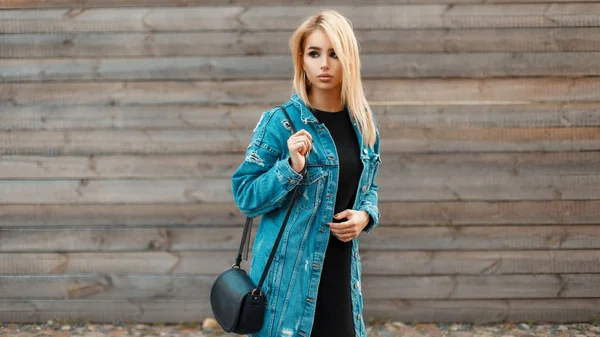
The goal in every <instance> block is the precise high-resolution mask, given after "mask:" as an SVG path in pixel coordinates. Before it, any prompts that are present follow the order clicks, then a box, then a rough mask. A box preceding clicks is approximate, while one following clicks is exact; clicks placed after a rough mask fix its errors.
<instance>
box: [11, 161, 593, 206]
mask: <svg viewBox="0 0 600 337" xmlns="http://www.w3.org/2000/svg"><path fill="white" fill-rule="evenodd" d="M417 178H419V180H417V181H415V177H411V176H396V175H395V174H394V173H393V172H390V170H383V169H382V170H381V172H380V174H379V175H378V178H377V179H378V182H379V184H380V185H381V187H380V188H379V200H381V201H383V202H391V201H421V202H423V201H432V202H433V201H508V200H511V201H542V200H546V201H550V200H597V199H599V197H600V191H599V190H598V189H597V188H596V186H598V184H599V183H600V181H599V180H600V177H598V176H565V177H557V176H537V177H536V176H532V177H502V176H495V175H493V174H492V175H478V176H468V175H465V176H446V177H425V178H423V177H422V176H420V177H419V176H418V177H417ZM231 200H233V194H232V191H231V178H195V179H194V178H186V179H151V180H139V179H119V180H96V179H93V180H92V179H87V178H83V179H76V180H72V179H69V180H64V179H61V180H5V181H0V202H1V203H21V204H37V203H41V204H98V203H107V204H110V203H127V204H143V203H167V204H168V203H175V204H182V203H220V202H230V201H231Z"/></svg>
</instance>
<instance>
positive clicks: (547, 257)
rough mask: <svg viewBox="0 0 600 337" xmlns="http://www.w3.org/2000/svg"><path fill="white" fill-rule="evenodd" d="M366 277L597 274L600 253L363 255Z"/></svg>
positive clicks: (599, 267) (587, 251)
mask: <svg viewBox="0 0 600 337" xmlns="http://www.w3.org/2000/svg"><path fill="white" fill-rule="evenodd" d="M361 256H362V260H363V273H365V274H366V275H392V274H393V275H449V274H450V275H461V274H465V275H505V274H557V273H597V272H598V270H600V263H598V262H599V261H600V250H597V249H596V250H571V251H555V250H548V251H489V252H479V251H478V252H432V251H423V252H397V251H388V252H381V251H367V252H365V253H362V254H361Z"/></svg>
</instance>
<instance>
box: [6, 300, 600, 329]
mask: <svg viewBox="0 0 600 337" xmlns="http://www.w3.org/2000/svg"><path fill="white" fill-rule="evenodd" d="M2 308H3V309H2V310H1V311H0V320H2V321H3V322H20V323H38V324H39V323H45V322H47V321H48V320H50V319H53V320H55V321H58V320H67V319H68V320H72V321H87V322H101V323H121V322H131V323H156V322H164V323H181V322H198V321H200V320H202V318H204V317H211V316H212V311H211V309H210V302H209V301H199V300H185V299H181V300H180V299H177V300H165V299H151V300H69V301H65V300H41V299H30V300H26V301H24V300H5V301H3V305H2ZM599 309H600V300H598V299H537V300H531V299H521V300H519V299H512V300H450V301H448V300H438V301H435V300H365V303H364V313H363V317H364V319H365V320H371V319H378V320H382V319H391V320H394V321H403V322H421V323H424V322H434V323H454V322H469V323H474V324H484V323H497V322H503V321H507V322H525V321H530V320H531V321H534V322H544V323H548V322H556V323H563V322H564V323H569V322H587V321H590V320H591V319H592V318H593V317H594V315H596V313H597V312H598V310H599Z"/></svg>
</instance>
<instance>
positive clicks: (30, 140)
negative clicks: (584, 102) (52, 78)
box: [0, 127, 600, 160]
mask: <svg viewBox="0 0 600 337" xmlns="http://www.w3.org/2000/svg"><path fill="white" fill-rule="evenodd" d="M380 134H381V139H382V141H381V151H382V153H388V154H392V153H393V154H410V153H412V154H424V153H427V154H431V153H495V152H511V153H514V152H563V151H596V150H599V149H600V128H598V127H588V128H575V127H573V128H510V129H504V128H497V129H483V128H462V129H447V128H444V129H431V128H393V129H389V128H386V129H383V128H382V129H380ZM251 137H252V131H251V130H239V131H229V130H202V131H200V132H199V131H196V130H190V129H187V130H149V131H145V130H125V131H113V130H90V131H72V132H70V131H15V132H0V144H2V148H0V154H2V155H28V156H29V155H44V156H57V155H73V156H90V155H95V156H100V155H115V154H119V155H134V154H135V155H138V154H144V155H151V154H152V155H167V154H169V155H183V154H234V153H237V154H240V160H241V157H243V152H244V151H245V150H246V148H247V146H248V143H249V141H250V139H251ZM384 160H385V159H384Z"/></svg>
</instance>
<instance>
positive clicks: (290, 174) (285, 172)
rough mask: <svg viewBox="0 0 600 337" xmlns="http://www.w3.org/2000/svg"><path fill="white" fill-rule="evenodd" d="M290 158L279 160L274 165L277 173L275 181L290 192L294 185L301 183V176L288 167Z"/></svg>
mask: <svg viewBox="0 0 600 337" xmlns="http://www.w3.org/2000/svg"><path fill="white" fill-rule="evenodd" d="M289 159H290V157H289V156H287V157H285V158H283V159H281V160H279V161H278V162H277V163H276V164H275V168H276V170H275V172H276V173H277V179H278V180H279V182H280V183H281V185H283V187H284V188H285V189H286V190H288V191H291V190H292V189H293V188H294V187H296V185H298V184H299V183H300V181H302V178H303V176H302V175H301V174H300V173H298V172H296V171H294V169H293V168H292V167H291V166H290V161H289Z"/></svg>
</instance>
